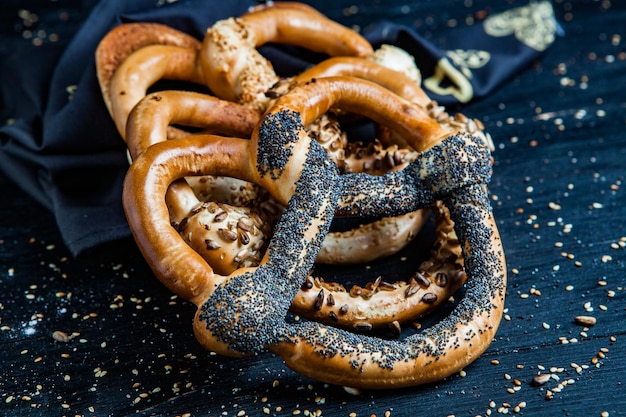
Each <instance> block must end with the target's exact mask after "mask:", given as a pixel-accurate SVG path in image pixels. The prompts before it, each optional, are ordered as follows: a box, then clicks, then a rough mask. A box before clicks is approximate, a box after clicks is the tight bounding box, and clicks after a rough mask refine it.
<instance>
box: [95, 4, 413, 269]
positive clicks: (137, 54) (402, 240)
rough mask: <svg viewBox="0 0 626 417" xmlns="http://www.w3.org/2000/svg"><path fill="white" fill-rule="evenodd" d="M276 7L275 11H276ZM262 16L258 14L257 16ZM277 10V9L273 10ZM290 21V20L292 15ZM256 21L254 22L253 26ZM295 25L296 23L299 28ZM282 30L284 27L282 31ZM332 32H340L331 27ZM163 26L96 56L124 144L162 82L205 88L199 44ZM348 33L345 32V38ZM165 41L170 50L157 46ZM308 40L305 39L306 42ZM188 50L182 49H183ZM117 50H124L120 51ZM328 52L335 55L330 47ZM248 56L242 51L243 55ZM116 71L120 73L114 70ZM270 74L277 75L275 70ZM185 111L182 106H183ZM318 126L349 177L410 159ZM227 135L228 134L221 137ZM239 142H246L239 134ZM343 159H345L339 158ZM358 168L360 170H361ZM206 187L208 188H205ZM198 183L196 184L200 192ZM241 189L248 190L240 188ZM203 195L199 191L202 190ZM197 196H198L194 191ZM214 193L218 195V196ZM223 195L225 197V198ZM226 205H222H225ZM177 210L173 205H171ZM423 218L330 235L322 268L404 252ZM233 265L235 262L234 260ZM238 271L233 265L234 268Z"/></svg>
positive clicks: (116, 37) (138, 30)
mask: <svg viewBox="0 0 626 417" xmlns="http://www.w3.org/2000/svg"><path fill="white" fill-rule="evenodd" d="M274 7H276V6H275V5H274V6H272V8H274ZM278 9H280V10H287V9H288V10H292V9H295V10H296V15H297V16H300V18H302V16H301V14H302V13H307V14H311V13H313V14H315V15H316V16H317V18H316V19H318V21H317V23H318V24H320V25H326V24H328V22H329V20H328V19H326V18H325V17H323V16H322V15H321V14H320V13H318V12H317V11H315V10H314V9H312V8H310V7H309V6H305V5H298V4H292V3H288V4H282V3H281V5H280V7H278ZM259 10H260V11H259ZM269 10H270V9H268V8H267V7H266V6H264V7H262V8H257V9H255V12H254V13H261V14H260V15H256V16H257V18H258V19H262V20H267V21H268V22H269V23H270V24H271V22H272V21H277V22H279V23H280V25H291V24H294V23H291V22H287V23H286V22H285V21H284V20H282V18H277V17H276V16H277V13H278V15H280V14H282V11H281V12H271V13H270V11H269ZM272 10H273V9H272ZM289 16H291V15H289ZM254 21H256V20H254ZM295 24H297V22H296V23H295ZM279 27H280V28H283V26H279ZM329 27H330V28H337V24H335V23H333V24H332V25H330V26H329ZM160 30H161V25H156V24H154V25H150V24H148V25H147V24H137V23H131V24H126V25H122V26H121V27H118V28H116V29H114V30H113V31H111V32H110V33H109V34H108V35H107V36H106V37H105V39H104V40H103V41H102V42H101V44H100V45H99V47H98V51H97V53H96V58H97V67H98V68H106V71H105V70H100V71H99V73H98V74H99V81H100V84H101V88H102V92H103V95H104V96H105V102H107V103H109V108H110V111H111V115H112V117H113V119H114V121H115V123H116V126H117V128H118V131H119V132H120V134H121V135H122V137H123V138H126V124H127V120H128V115H129V114H130V111H131V109H132V108H133V107H134V106H135V105H136V104H137V103H138V102H139V100H141V98H143V97H144V96H145V95H146V92H147V90H148V88H149V87H150V86H151V85H152V84H154V83H155V82H156V81H158V80H160V79H175V80H182V81H188V82H192V83H196V84H199V83H202V73H201V71H200V66H199V63H198V59H199V58H200V57H199V56H198V51H197V49H198V47H199V43H198V42H197V41H195V42H194V40H193V39H190V38H189V37H188V36H187V35H185V34H184V33H182V32H178V31H175V30H173V29H168V30H166V31H165V32H166V33H167V35H168V36H167V37H164V36H163V35H161V33H160ZM346 31H347V32H346ZM341 34H342V36H346V37H348V38H349V39H350V42H351V44H353V45H356V46H350V48H354V49H356V47H360V48H361V49H365V48H364V46H363V45H364V44H365V41H364V40H363V39H362V38H360V37H359V35H357V34H356V33H353V32H352V31H349V30H348V29H345V28H344V29H343V30H341ZM163 39H166V41H167V44H159V42H162V41H163ZM305 40H307V38H305ZM120 42H124V43H123V45H124V46H123V47H118V46H117V45H118V43H120ZM181 45H184V46H181ZM116 48H118V49H120V50H119V51H118V50H116ZM328 48H329V50H331V51H334V49H333V48H335V47H332V46H329V47H328ZM242 53H244V51H242ZM116 65H117V68H116ZM271 72H272V74H274V73H273V70H271ZM183 107H184V106H183ZM322 117H323V118H324V119H319V120H318V121H316V122H315V123H311V125H309V127H308V128H309V131H311V132H312V133H316V134H317V138H318V139H319V140H320V141H322V143H325V149H327V150H328V152H329V153H331V154H332V155H335V160H336V161H337V163H338V164H339V166H340V167H345V169H347V170H349V172H361V171H367V172H378V173H380V172H384V171H386V170H388V169H397V167H399V166H401V165H402V163H404V162H405V161H407V160H410V158H411V155H410V152H409V151H407V150H401V149H398V148H397V147H392V148H389V149H378V148H377V147H376V146H374V147H368V148H366V149H361V147H360V146H358V145H356V144H352V145H350V146H348V144H347V141H346V140H345V138H344V139H342V140H337V137H338V135H339V137H341V133H339V131H338V128H337V127H336V126H335V124H334V123H333V122H332V121H329V119H328V118H329V117H330V116H328V115H324V116H322ZM167 131H168V137H170V138H177V137H182V136H185V135H187V134H188V132H185V131H180V130H179V129H177V128H174V127H173V126H168V127H167ZM221 133H226V134H228V132H221ZM235 136H242V135H239V134H236V135H235ZM344 146H345V147H347V148H348V158H347V160H346V161H345V162H344V161H343V155H344V149H343V147H344ZM337 155H341V156H337ZM357 165H358V166H357ZM205 183H206V182H205ZM198 184H199V182H195V186H196V188H197V186H198ZM236 186H237V187H241V186H244V187H245V188H249V186H245V185H243V184H241V183H240V182H237V184H236ZM234 187H235V186H233V185H229V184H225V185H224V187H222V189H224V188H225V189H229V188H234ZM199 191H200V192H202V191H201V190H199ZM196 192H198V190H196ZM215 194H216V193H215V192H214V195H215ZM224 194H225V193H221V195H224ZM190 201H191V200H190V199H189V198H184V199H183V198H181V200H180V202H181V203H185V204H182V207H185V209H187V208H188V204H189V202H190ZM222 201H223V200H222ZM170 206H171V207H174V206H175V204H171V205H170ZM182 207H181V208H180V209H179V210H176V211H177V212H179V213H180V215H174V213H173V216H174V218H175V221H177V220H181V221H182V219H183V218H184V217H185V216H183V215H182V211H183V209H182ZM424 220H425V215H424V214H423V213H420V214H408V215H403V216H399V217H397V218H384V219H381V220H379V221H377V222H374V223H370V224H366V225H361V226H360V227H358V228H357V230H351V231H347V232H342V233H339V232H336V233H332V234H330V235H329V236H328V237H327V239H326V242H325V248H326V249H325V250H324V251H323V252H322V253H321V254H320V258H319V259H318V261H319V262H322V263H346V262H350V263H358V262H365V261H371V260H374V259H378V258H381V257H384V256H388V255H390V254H393V253H395V252H396V251H397V250H399V249H401V248H402V247H404V246H405V245H406V244H407V243H408V242H409V241H410V240H411V238H412V237H413V236H415V235H416V234H417V232H418V231H419V230H420V228H421V227H422V225H423V223H424ZM348 240H350V241H353V242H357V241H358V243H359V245H358V247H356V246H351V245H349V244H347V243H346V242H347V241H348ZM231 259H234V258H232V257H231ZM233 267H234V265H233Z"/></svg>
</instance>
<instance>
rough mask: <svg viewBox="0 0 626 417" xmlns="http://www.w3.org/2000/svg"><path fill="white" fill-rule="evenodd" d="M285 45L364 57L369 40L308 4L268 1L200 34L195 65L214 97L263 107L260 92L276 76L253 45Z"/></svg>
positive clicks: (368, 46)
mask: <svg viewBox="0 0 626 417" xmlns="http://www.w3.org/2000/svg"><path fill="white" fill-rule="evenodd" d="M267 43H279V44H287V45H293V46H298V47H302V48H305V49H307V50H310V51H313V52H319V53H325V54H327V55H330V56H338V55H341V56H346V55H347V56H367V55H370V54H371V53H372V46H371V45H370V44H369V42H368V41H367V40H366V39H365V38H363V37H362V36H361V35H359V34H358V33H356V32H355V31H353V30H351V29H349V28H347V27H345V26H343V25H340V24H339V23H337V22H334V21H332V20H330V19H328V18H327V17H326V16H324V15H323V14H321V13H319V12H317V11H316V10H315V9H313V8H311V7H310V6H306V5H303V4H299V3H284V4H281V3H272V4H271V5H265V6H258V7H256V8H254V9H253V10H252V11H251V12H250V13H247V14H244V15H242V16H240V17H238V18H229V19H224V20H220V21H218V22H216V23H215V24H214V25H213V26H211V27H210V28H209V29H208V30H207V33H206V35H205V37H204V40H203V42H202V47H201V48H200V56H199V60H200V65H201V68H202V72H203V74H204V77H205V82H206V85H207V86H208V87H209V89H210V90H211V91H212V92H213V93H214V94H215V95H217V96H218V97H221V98H224V99H227V100H231V101H236V102H239V103H242V104H244V105H247V106H251V107H252V108H255V109H256V110H258V111H260V112H262V111H264V110H265V109H266V108H267V101H268V98H267V97H266V96H265V92H266V91H268V90H269V89H270V87H271V86H272V85H274V84H275V83H276V82H278V81H279V77H278V76H277V75H276V73H275V72H274V69H273V67H272V64H271V63H270V62H269V61H268V60H267V59H265V58H264V57H263V56H262V55H261V54H260V53H259V51H257V48H258V47H260V46H262V45H264V44H267Z"/></svg>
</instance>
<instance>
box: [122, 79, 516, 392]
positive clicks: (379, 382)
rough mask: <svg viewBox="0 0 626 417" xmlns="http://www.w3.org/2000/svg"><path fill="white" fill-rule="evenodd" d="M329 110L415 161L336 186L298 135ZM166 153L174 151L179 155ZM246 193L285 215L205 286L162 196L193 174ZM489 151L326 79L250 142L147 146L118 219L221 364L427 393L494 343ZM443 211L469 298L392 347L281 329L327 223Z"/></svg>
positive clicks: (497, 252) (268, 119) (499, 264)
mask: <svg viewBox="0 0 626 417" xmlns="http://www.w3.org/2000/svg"><path fill="white" fill-rule="evenodd" d="M331 106H337V107H340V108H344V109H346V110H348V111H350V112H355V113H357V114H362V115H364V116H367V117H370V118H372V119H373V120H374V121H376V122H379V123H383V124H386V125H388V126H389V127H390V128H392V129H394V130H397V131H399V132H401V134H403V135H407V136H412V137H411V138H406V139H407V141H409V142H411V143H413V144H414V145H415V146H416V148H417V149H419V151H420V152H421V153H420V155H419V157H418V159H417V160H416V161H414V162H412V163H410V164H409V166H407V167H406V168H405V169H404V170H402V171H398V172H390V173H388V174H386V175H385V176H382V177H378V176H371V175H367V174H349V175H343V176H340V175H339V172H338V171H337V168H336V166H335V165H334V164H333V163H332V162H331V161H330V160H329V159H328V157H327V155H326V154H325V152H324V151H323V150H322V149H321V148H320V146H319V145H318V144H317V143H316V142H315V141H311V140H310V139H309V138H308V137H307V135H306V133H305V131H304V126H305V125H306V124H307V122H308V121H310V120H311V119H312V118H315V117H317V115H318V114H320V113H322V112H325V111H327V110H328V108H330V107H331ZM175 142H176V143H175ZM199 174H210V175H227V176H235V177H238V178H240V179H244V180H246V181H252V182H255V183H257V184H259V185H261V186H263V187H264V188H266V189H268V190H269V191H270V192H271V193H273V194H274V195H276V196H278V197H279V198H277V200H278V201H280V202H281V203H283V204H285V206H286V208H285V212H284V213H283V215H282V217H281V219H280V220H279V222H278V224H277V227H276V229H275V233H274V235H273V237H272V240H271V242H270V244H269V246H268V249H267V252H266V253H265V255H264V257H263V259H262V260H261V262H260V263H259V266H258V267H256V268H242V269H239V270H237V271H235V272H234V273H232V274H230V275H229V276H227V277H225V276H219V275H217V274H215V273H214V271H213V270H212V268H211V266H210V265H208V264H207V263H206V262H205V261H204V260H203V259H202V258H201V257H200V256H199V255H198V254H197V253H195V252H194V251H193V250H192V249H191V248H189V246H187V245H186V244H185V243H184V242H183V240H182V238H181V237H180V236H179V235H178V233H177V232H176V231H175V230H174V229H173V228H172V226H171V225H170V223H169V220H168V219H167V217H168V213H167V207H166V205H165V203H164V201H163V199H162V197H159V196H163V195H164V194H165V192H166V190H167V188H168V186H169V184H170V183H171V182H173V181H175V180H176V179H178V178H183V177H185V176H190V175H199ZM490 175H491V164H490V155H489V150H488V149H487V148H486V147H485V145H484V143H483V142H482V141H480V140H479V139H477V138H475V137H473V136H471V135H467V134H460V133H458V132H456V131H451V130H447V129H443V128H440V127H439V126H438V125H436V124H435V125H433V123H431V119H430V118H428V117H427V116H425V115H424V113H423V109H420V108H418V107H417V106H415V105H413V104H411V103H409V102H407V101H404V100H402V99H400V98H398V97H397V96H395V95H392V94H390V93H389V91H388V90H386V89H384V88H381V87H378V86H376V85H375V84H372V83H368V82H366V81H361V80H347V79H344V78H329V79H323V80H318V81H317V82H315V83H310V84H307V85H305V86H301V87H298V88H296V89H295V90H293V91H292V92H290V93H289V94H288V95H286V96H284V97H282V98H280V99H279V100H278V101H277V103H276V104H275V105H274V106H273V107H272V108H271V109H270V110H269V111H268V113H267V115H266V116H265V117H264V118H263V120H262V122H261V123H260V124H259V125H257V127H256V128H255V131H254V133H253V136H252V140H251V141H246V140H242V139H234V138H223V137H216V136H196V137H189V138H184V139H181V140H179V141H166V142H161V143H157V144H155V145H153V146H151V147H149V148H148V149H147V150H146V151H145V152H144V153H143V154H141V155H140V156H139V157H138V158H137V159H136V160H135V162H134V163H133V164H132V165H131V167H130V169H129V171H128V174H127V176H126V179H125V182H124V193H123V202H124V209H125V212H126V215H127V218H128V221H129V224H130V225H131V230H132V231H133V235H134V236H135V240H136V241H137V244H138V246H139V248H140V249H141V251H142V253H143V255H144V257H145V258H146V260H147V262H148V264H149V265H150V266H151V267H152V269H153V270H154V272H155V274H156V275H157V277H158V278H159V279H160V280H161V281H162V282H163V283H164V284H165V285H166V286H167V287H168V288H170V289H171V290H172V291H173V292H175V293H176V294H178V295H180V296H181V297H183V298H185V299H187V300H190V301H191V302H193V303H194V304H196V305H197V306H198V310H197V312H196V316H195V319H194V333H195V335H196V337H197V339H198V340H199V341H200V343H201V344H202V345H203V346H204V347H205V348H207V349H210V350H212V351H214V352H217V353H221V354H226V355H230V356H241V355H246V354H250V353H258V352H261V351H263V350H265V349H268V350H270V351H272V352H274V353H276V354H278V355H280V356H281V357H282V358H283V360H284V361H285V363H286V365H287V366H289V367H290V368H292V369H294V370H296V371H297V372H300V373H302V374H304V375H306V376H309V377H312V378H316V379H319V380H321V381H325V382H327V383H332V384H340V385H346V386H350V387H356V388H392V387H400V386H409V385H416V384H421V383H426V382H432V381H436V380H439V379H441V378H444V377H445V376H447V375H450V374H452V373H453V372H455V371H457V370H458V369H460V368H463V367H465V366H466V365H467V364H468V363H470V362H472V361H473V360H475V359H476V358H477V357H478V356H479V355H480V354H481V353H482V352H483V351H484V350H485V349H486V348H487V347H488V346H489V344H490V342H491V340H492V338H493V336H494V334H495V332H496V330H497V327H498V325H499V322H500V318H501V315H502V310H503V303H504V295H505V286H506V268H505V261H504V255H503V251H502V246H501V242H500V238H499V235H498V231H497V228H496V225H495V221H494V219H493V215H492V213H491V208H490V205H489V198H488V195H487V192H488V191H487V183H488V181H489V178H490ZM438 200H441V201H443V202H444V204H445V206H446V207H447V208H448V209H449V211H450V217H451V219H452V220H453V221H454V228H455V231H456V233H457V234H458V237H459V241H460V246H461V248H462V254H463V258H464V262H465V265H466V271H467V275H468V284H467V292H466V295H465V297H464V298H463V299H462V300H461V301H460V303H459V305H458V306H457V307H456V308H455V309H454V310H453V312H452V313H451V314H450V315H449V316H448V317H447V318H445V319H444V320H442V321H441V322H439V323H438V324H436V325H434V326H433V327H431V328H428V329H426V330H425V331H423V332H421V333H418V334H416V335H414V336H410V337H408V338H406V339H404V340H401V341H390V340H383V339H380V338H374V337H369V336H363V335H357V334H354V333H350V332H347V331H345V330H340V329H336V328H333V327H328V326H325V325H322V324H319V323H315V322H309V323H303V324H290V323H287V322H286V321H285V314H286V313H287V311H288V309H289V307H290V305H291V302H292V300H293V297H294V296H295V295H296V293H297V292H298V291H299V288H300V285H301V283H302V282H304V280H305V277H306V276H307V274H308V273H309V271H310V269H311V267H312V266H313V262H314V260H315V257H316V256H317V252H318V250H319V248H320V247H321V241H322V237H323V236H324V234H325V233H326V232H327V231H328V228H329V225H330V222H331V220H332V217H333V214H334V213H335V211H338V212H340V213H345V214H350V215H355V214H357V213H359V214H362V215H380V214H382V213H387V212H388V211H390V212H391V213H392V214H397V213H401V212H407V211H411V210H416V209H419V208H423V207H428V206H431V205H433V204H434V203H435V202H436V201H438Z"/></svg>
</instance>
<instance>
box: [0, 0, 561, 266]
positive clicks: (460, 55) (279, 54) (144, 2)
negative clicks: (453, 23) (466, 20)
mask: <svg viewBox="0 0 626 417" xmlns="http://www.w3.org/2000/svg"><path fill="white" fill-rule="evenodd" d="M307 3H309V4H311V5H313V6H314V7H316V8H318V9H319V10H320V11H322V12H324V13H329V11H330V10H331V9H332V8H333V7H334V8H335V9H336V8H337V7H340V6H336V5H334V6H333V5H329V4H328V3H327V2H323V1H321V0H320V1H308V2H307ZM391 3H394V4H395V3H398V4H399V2H397V1H396V2H391ZM82 4H83V5H82V6H81V7H82V8H81V9H80V10H78V11H76V10H74V12H75V13H79V12H83V13H86V12H89V13H88V15H87V17H86V19H85V20H84V22H82V21H81V22H77V20H76V19H74V20H71V17H72V16H73V15H72V14H71V13H70V12H68V11H66V10H64V11H59V12H58V13H57V14H53V16H56V18H55V19H56V20H55V19H50V20H49V21H47V24H48V27H47V30H48V32H52V31H53V30H54V29H56V28H57V27H56V26H57V25H58V30H59V31H62V32H63V34H64V36H65V37H69V36H71V40H70V41H69V42H52V41H50V40H49V39H43V40H42V41H41V42H31V41H30V40H29V39H25V36H24V32H22V33H16V34H15V36H12V37H11V36H9V35H2V36H3V37H5V36H6V37H7V41H10V42H4V45H5V46H3V47H1V48H0V53H1V56H0V58H1V59H0V80H1V81H0V88H1V90H0V99H1V100H2V101H1V102H0V104H1V108H0V111H1V113H0V114H1V115H2V117H3V120H5V121H6V123H5V124H4V125H3V126H2V127H1V128H0V167H1V169H2V170H3V171H4V173H5V174H6V175H7V176H8V177H10V178H11V179H12V180H14V181H15V182H16V183H17V184H19V185H20V186H21V188H22V189H24V190H25V191H26V192H28V193H29V194H30V195H31V196H32V197H33V198H34V199H35V200H37V201H38V202H39V203H41V204H42V205H44V206H45V207H47V208H48V209H50V210H51V211H52V212H53V213H54V215H55V218H56V221H57V224H58V227H59V229H60V231H61V234H62V237H63V239H64V241H65V243H66V245H67V246H68V248H69V249H70V251H71V252H72V253H73V254H74V255H78V254H80V253H82V252H83V251H85V250H87V249H90V248H94V247H96V246H97V245H99V244H102V243H104V242H110V241H114V240H117V239H120V238H125V237H128V236H129V235H130V231H129V229H128V226H127V224H126V220H125V218H124V214H123V210H122V205H121V190H122V181H123V177H124V174H125V171H126V169H127V167H128V163H127V159H126V153H125V146H124V143H123V141H122V140H121V138H120V137H119V135H118V133H117V131H116V130H115V127H114V124H113V122H112V120H111V118H110V116H109V114H108V113H107V110H106V108H105V105H104V102H103V101H102V97H101V94H100V89H99V86H98V82H97V79H96V70H95V62H94V52H95V49H96V47H97V45H98V42H99V41H100V39H102V37H103V36H104V35H105V34H106V33H107V32H108V31H109V30H110V29H111V28H113V27H115V26H116V25H119V24H121V23H126V22H148V21H149V22H158V23H163V24H166V25H169V26H171V27H173V28H176V29H179V30H182V31H184V32H186V33H189V34H191V35H192V36H195V37H196V38H198V39H201V38H202V36H203V34H204V31H205V29H206V28H207V27H208V26H210V25H212V24H213V23H214V22H215V21H217V20H219V19H224V18H227V17H230V16H237V15H240V14H242V13H244V12H245V11H246V10H247V9H248V8H249V7H250V6H253V5H256V4H257V2H255V1H253V0H236V1H229V2H206V1H201V0H179V1H176V2H168V1H161V2H155V1H154V0H136V1H132V2H128V1H123V0H107V1H101V2H99V3H96V4H94V5H93V7H90V8H89V10H85V6H84V3H82ZM76 7H77V8H78V7H79V6H78V5H77V6H76ZM48 12H49V11H48ZM63 13H65V14H63ZM58 16H61V17H63V16H65V18H58ZM68 16H69V17H70V22H69V23H68ZM22 19H25V18H24V16H22ZM70 23H72V24H70ZM362 23H363V25H362V27H366V26H367V28H366V30H364V31H363V32H362V34H363V35H364V36H365V37H366V38H367V39H368V40H369V41H370V42H371V43H372V45H373V46H374V47H378V46H380V45H381V44H392V45H396V46H399V47H401V48H403V49H405V50H407V51H408V52H409V53H411V54H412V55H413V56H414V57H415V61H416V63H417V65H418V67H419V68H420V70H421V72H422V77H423V86H424V89H425V91H426V92H427V93H428V94H429V96H430V97H432V98H433V99H434V100H437V101H438V102H439V103H440V104H443V105H459V104H463V103H467V102H470V101H471V100H477V99H480V98H481V97H485V96H486V95H488V94H491V93H492V92H493V91H494V90H495V89H496V88H497V87H498V86H500V85H502V83H504V82H506V81H507V80H508V79H510V78H511V76H513V75H514V74H516V73H518V72H519V71H522V70H524V69H525V68H527V67H528V66H529V65H530V64H531V63H532V62H533V61H534V60H536V59H537V58H538V57H539V56H540V55H541V54H542V53H543V52H544V51H545V50H546V48H548V46H549V45H550V44H551V43H552V42H553V40H554V36H555V34H556V33H557V29H558V25H557V23H556V21H555V19H554V15H553V11H552V7H551V5H550V3H549V2H533V3H531V4H529V5H527V6H524V7H516V8H513V9H510V10H506V11H503V12H501V13H497V14H494V15H491V16H489V17H487V18H486V19H484V20H482V21H481V22H479V23H476V24H473V25H469V26H461V27H457V28H453V29H452V28H442V29H441V31H442V32H444V31H445V32H444V33H443V34H442V36H444V37H445V39H446V42H445V44H446V48H445V49H442V48H438V47H436V46H435V45H434V44H432V43H431V42H429V41H428V40H427V39H425V38H424V37H423V36H421V35H420V34H419V33H417V31H416V30H415V29H414V28H412V27H410V26H406V25H402V24H400V23H398V22H394V21H391V20H386V19H385V16H384V15H382V16H381V18H380V20H379V21H377V22H362ZM9 38H10V39H9ZM26 38H27V37H26ZM261 50H262V53H263V54H264V55H265V56H266V57H268V58H269V59H270V60H271V61H272V62H273V64H274V65H275V66H276V68H279V69H280V71H281V75H289V72H291V73H295V72H297V71H301V70H302V69H303V68H306V67H307V66H309V65H311V64H313V63H314V62H315V59H319V57H317V56H315V55H313V54H306V53H305V52H303V51H301V50H298V49H297V48H288V47H281V46H280V45H265V46H263V47H262V49H261Z"/></svg>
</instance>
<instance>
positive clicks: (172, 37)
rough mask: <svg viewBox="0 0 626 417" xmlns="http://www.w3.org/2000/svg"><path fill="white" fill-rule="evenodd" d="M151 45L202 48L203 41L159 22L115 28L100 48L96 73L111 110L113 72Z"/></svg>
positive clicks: (98, 48) (102, 41) (97, 52)
mask: <svg viewBox="0 0 626 417" xmlns="http://www.w3.org/2000/svg"><path fill="white" fill-rule="evenodd" d="M148 45H172V46H179V47H183V48H192V49H198V48H199V47H200V41H198V40H197V39H196V38H194V37H192V36H189V35H187V34H186V33H184V32H181V31H178V30H176V29H173V28H171V27H169V26H167V25H162V24H159V23H126V24H122V25H119V26H117V27H115V28H113V29H111V30H110V31H109V32H108V33H107V35H106V36H105V37H104V38H102V40H101V41H100V43H99V44H98V47H97V49H96V73H97V77H98V81H99V83H100V88H101V90H102V98H103V99H104V102H105V104H106V106H107V108H108V109H109V112H110V111H111V101H110V92H109V85H110V82H111V78H112V77H113V73H114V72H115V71H116V70H117V68H118V67H119V66H120V64H121V63H122V61H124V60H125V59H126V58H127V57H128V56H129V55H131V54H132V53H133V52H134V51H136V50H138V49H140V48H143V47H144V46H148Z"/></svg>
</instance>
